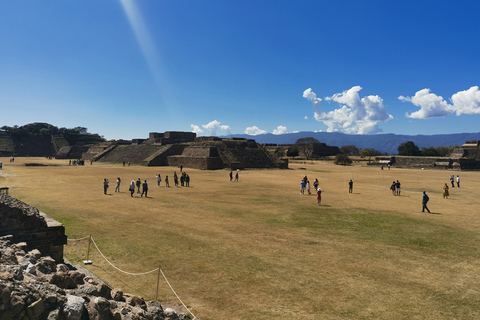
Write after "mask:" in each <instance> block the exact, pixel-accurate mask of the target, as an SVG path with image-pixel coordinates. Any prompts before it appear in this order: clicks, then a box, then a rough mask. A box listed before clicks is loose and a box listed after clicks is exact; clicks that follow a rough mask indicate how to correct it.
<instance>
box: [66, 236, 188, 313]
mask: <svg viewBox="0 0 480 320" xmlns="http://www.w3.org/2000/svg"><path fill="white" fill-rule="evenodd" d="M88 238H90V240H91V241H92V242H93V244H94V245H95V248H97V251H98V252H99V253H100V255H101V256H102V257H103V259H105V261H107V262H108V264H110V265H111V266H112V267H113V268H115V269H116V270H118V271H120V272H122V273H125V274H128V275H131V276H142V275H146V274H150V273H153V272H158V271H159V272H160V273H161V274H162V276H163V279H165V282H166V283H167V284H168V286H169V287H170V290H172V292H173V294H174V295H175V297H177V299H178V301H180V303H181V304H182V305H183V306H184V307H185V309H186V310H187V311H188V312H189V313H190V314H191V315H192V316H193V319H194V320H195V319H197V317H196V316H195V315H194V314H193V313H192V311H190V309H188V307H187V306H186V305H185V303H183V301H182V299H180V297H179V296H178V294H177V293H176V292H175V290H174V289H173V287H172V285H171V284H170V282H169V281H168V279H167V277H166V276H165V274H164V273H163V271H162V269H161V268H160V267H158V268H156V269H153V270H151V271H147V272H142V273H132V272H127V271H124V270H122V269H120V268H118V267H116V266H115V265H114V264H113V263H111V262H110V261H109V260H108V259H107V257H105V255H104V254H103V253H102V251H100V249H99V248H98V246H97V244H96V243H95V240H93V237H92V235H89V236H87V237H84V238H80V239H68V240H70V241H81V240H85V239H88ZM89 243H90V242H89ZM89 246H90V245H89ZM87 255H88V254H87ZM87 258H88V257H87ZM90 263H91V262H90ZM157 295H158V283H157Z"/></svg>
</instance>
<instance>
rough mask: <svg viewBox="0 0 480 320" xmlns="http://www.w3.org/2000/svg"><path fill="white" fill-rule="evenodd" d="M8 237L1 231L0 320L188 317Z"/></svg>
mask: <svg viewBox="0 0 480 320" xmlns="http://www.w3.org/2000/svg"><path fill="white" fill-rule="evenodd" d="M9 239H10V237H0V320H16V319H19V320H117V319H118V320H134V319H135V320H162V319H163V320H187V319H190V317H188V316H187V315H185V314H178V313H177V312H176V311H175V310H173V309H171V308H166V309H163V307H162V305H161V304H160V303H159V302H152V301H146V300H144V299H143V298H142V297H139V296H135V295H130V294H124V293H123V291H122V290H121V289H112V288H110V287H108V286H107V285H106V284H105V283H104V282H103V281H101V280H100V279H98V278H97V277H95V276H94V275H93V274H91V273H89V272H88V271H87V270H85V269H83V268H82V267H80V266H73V265H71V264H69V263H68V262H67V263H66V264H65V263H56V262H55V261H54V260H53V259H52V258H50V257H42V252H41V251H39V250H37V249H33V250H28V249H27V247H26V246H25V244H24V243H20V244H13V243H11V242H10V240H9Z"/></svg>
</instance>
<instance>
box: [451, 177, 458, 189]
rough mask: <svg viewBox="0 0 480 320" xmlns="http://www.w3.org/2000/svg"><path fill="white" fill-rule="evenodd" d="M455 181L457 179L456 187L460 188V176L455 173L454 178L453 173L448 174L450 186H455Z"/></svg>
mask: <svg viewBox="0 0 480 320" xmlns="http://www.w3.org/2000/svg"><path fill="white" fill-rule="evenodd" d="M455 181H457V188H460V176H459V175H458V174H457V179H455V175H453V174H452V175H451V176H450V183H451V184H452V188H455Z"/></svg>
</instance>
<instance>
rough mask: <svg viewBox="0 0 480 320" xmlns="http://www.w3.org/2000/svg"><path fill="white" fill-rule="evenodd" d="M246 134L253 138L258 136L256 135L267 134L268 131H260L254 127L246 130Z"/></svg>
mask: <svg viewBox="0 0 480 320" xmlns="http://www.w3.org/2000/svg"><path fill="white" fill-rule="evenodd" d="M244 133H245V134H248V135H251V136H256V135H259V134H264V133H267V131H265V130H262V129H259V128H258V127H257V126H253V127H247V128H245V131H244Z"/></svg>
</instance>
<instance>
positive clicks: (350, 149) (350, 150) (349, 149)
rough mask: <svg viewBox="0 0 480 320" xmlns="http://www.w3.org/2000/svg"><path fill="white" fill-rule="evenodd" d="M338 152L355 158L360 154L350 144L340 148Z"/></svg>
mask: <svg viewBox="0 0 480 320" xmlns="http://www.w3.org/2000/svg"><path fill="white" fill-rule="evenodd" d="M340 151H342V152H343V153H345V154H346V155H349V156H356V155H359V154H360V150H359V149H358V148H357V147H356V146H354V145H352V144H350V145H347V146H343V147H341V148H340Z"/></svg>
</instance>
